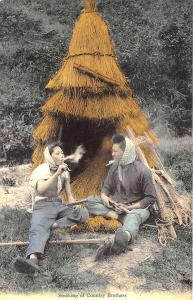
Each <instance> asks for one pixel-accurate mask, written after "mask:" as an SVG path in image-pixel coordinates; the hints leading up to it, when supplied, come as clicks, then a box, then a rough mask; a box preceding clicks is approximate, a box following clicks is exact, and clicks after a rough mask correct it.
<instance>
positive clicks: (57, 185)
mask: <svg viewBox="0 0 193 300" xmlns="http://www.w3.org/2000/svg"><path fill="white" fill-rule="evenodd" d="M82 155H83V148H82V147H81V146H79V147H78V148H77V149H76V151H75V153H74V154H73V155H70V156H68V157H66V158H65V156H64V153H63V151H62V149H61V148H60V145H59V144H58V143H55V144H51V145H49V146H48V147H46V149H45V151H44V158H45V162H44V163H43V164H41V165H39V166H38V167H37V168H36V169H35V170H34V171H33V172H32V175H31V178H30V183H31V186H32V188H33V196H34V197H33V198H34V205H33V212H32V220H31V228H30V231H29V246H28V248H27V253H26V259H23V258H21V257H18V258H17V259H16V261H15V268H16V270H17V271H18V272H21V273H34V272H35V271H36V270H39V266H38V259H39V258H40V257H41V256H42V255H43V254H44V248H45V245H46V243H47V241H48V239H49V236H50V229H51V227H61V228H65V227H68V226H71V225H74V224H78V223H83V222H84V221H85V220H86V219H87V218H88V217H89V214H88V211H87V210H86V208H80V207H79V206H76V207H70V206H67V205H64V204H62V201H61V199H60V197H59V193H60V192H61V190H62V188H63V186H64V187H65V191H66V195H67V199H68V202H69V203H72V202H74V201H75V200H74V198H73V195H72V192H71V187H70V174H69V169H68V165H69V164H70V168H72V167H73V166H74V165H75V164H77V163H78V161H79V159H80V158H81V157H82ZM65 162H67V163H68V165H67V164H66V163H65Z"/></svg>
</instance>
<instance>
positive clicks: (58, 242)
mask: <svg viewBox="0 0 193 300" xmlns="http://www.w3.org/2000/svg"><path fill="white" fill-rule="evenodd" d="M102 241H103V240H102V239H76V240H53V241H48V243H49V244H54V245H65V244H80V245H81V244H100V243H101V242H102ZM27 245H29V242H26V241H11V242H0V247H4V246H27Z"/></svg>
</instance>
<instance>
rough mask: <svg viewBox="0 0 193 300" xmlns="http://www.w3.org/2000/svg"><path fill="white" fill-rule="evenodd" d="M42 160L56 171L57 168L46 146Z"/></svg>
mask: <svg viewBox="0 0 193 300" xmlns="http://www.w3.org/2000/svg"><path fill="white" fill-rule="evenodd" d="M44 160H45V162H46V163H47V164H48V165H49V168H50V170H52V171H56V170H57V169H58V166H57V165H56V163H55V161H54V159H53V158H52V156H51V154H50V151H49V149H48V147H46V148H45V150H44Z"/></svg>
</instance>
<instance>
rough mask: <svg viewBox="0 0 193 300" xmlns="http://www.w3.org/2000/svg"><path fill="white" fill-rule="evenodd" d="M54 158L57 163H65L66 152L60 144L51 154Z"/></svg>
mask: <svg viewBox="0 0 193 300" xmlns="http://www.w3.org/2000/svg"><path fill="white" fill-rule="evenodd" d="M51 156H52V158H53V160H54V161H55V163H56V165H58V166H59V165H61V164H63V163H64V152H63V151H62V149H61V148H60V147H59V146H56V147H55V148H54V150H53V152H52V154H51Z"/></svg>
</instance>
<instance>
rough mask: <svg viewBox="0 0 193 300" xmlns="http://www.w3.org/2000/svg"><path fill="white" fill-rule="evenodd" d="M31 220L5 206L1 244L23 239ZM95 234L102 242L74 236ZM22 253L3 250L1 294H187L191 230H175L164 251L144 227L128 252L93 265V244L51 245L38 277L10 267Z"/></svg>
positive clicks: (20, 249) (152, 232) (153, 233)
mask: <svg viewBox="0 0 193 300" xmlns="http://www.w3.org/2000/svg"><path fill="white" fill-rule="evenodd" d="M29 221H30V215H29V213H27V212H26V211H25V210H21V209H13V208H12V209H10V208H4V209H3V210H2V211H1V220H0V222H1V233H0V240H4V241H6V240H8V241H10V240H27V237H28V228H29ZM13 224H18V226H13ZM93 236H94V237H96V236H97V238H99V237H102V238H104V235H103V234H96V233H95V234H94V233H86V234H81V236H78V237H79V238H91V237H93ZM62 237H64V236H62ZM65 237H66V238H68V239H69V238H76V237H77V234H71V235H69V234H66V235H65ZM56 238H61V236H60V235H58V234H57V233H53V234H52V237H51V239H56ZM25 250H26V248H25V247H19V246H12V247H7V248H6V247H4V248H1V252H0V261H1V267H0V282H1V284H0V289H1V291H4V292H5V291H6V292H14V293H26V292H48V291H54V292H57V293H59V292H64V291H65V292H67V291H70V292H72V291H75V292H82V291H87V292H88V291H95V292H97V291H98V292H107V291H108V292H110V291H112V290H116V291H117V290H127V291H168V290H169V291H170V292H179V293H180V292H188V291H191V282H192V280H191V262H190V253H191V231H190V229H186V230H184V231H182V230H181V229H179V230H178V239H177V240H176V241H170V242H169V244H168V246H167V247H166V248H162V247H161V246H160V245H159V243H158V241H157V231H156V230H155V229H152V228H148V229H147V228H143V229H142V230H141V233H140V236H139V238H138V240H137V241H136V243H135V244H134V245H133V246H132V247H131V248H130V251H128V252H127V253H125V254H122V255H120V256H118V257H111V258H109V259H108V260H106V261H103V262H94V254H95V252H96V246H94V245H93V246H83V245H82V246H80V245H65V246H54V245H50V246H49V247H48V249H47V251H46V256H45V259H44V260H42V261H41V270H42V271H41V273H40V274H37V275H33V276H32V275H23V274H18V273H16V272H15V270H14V268H13V262H14V259H15V257H16V256H18V255H21V256H24V255H25Z"/></svg>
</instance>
